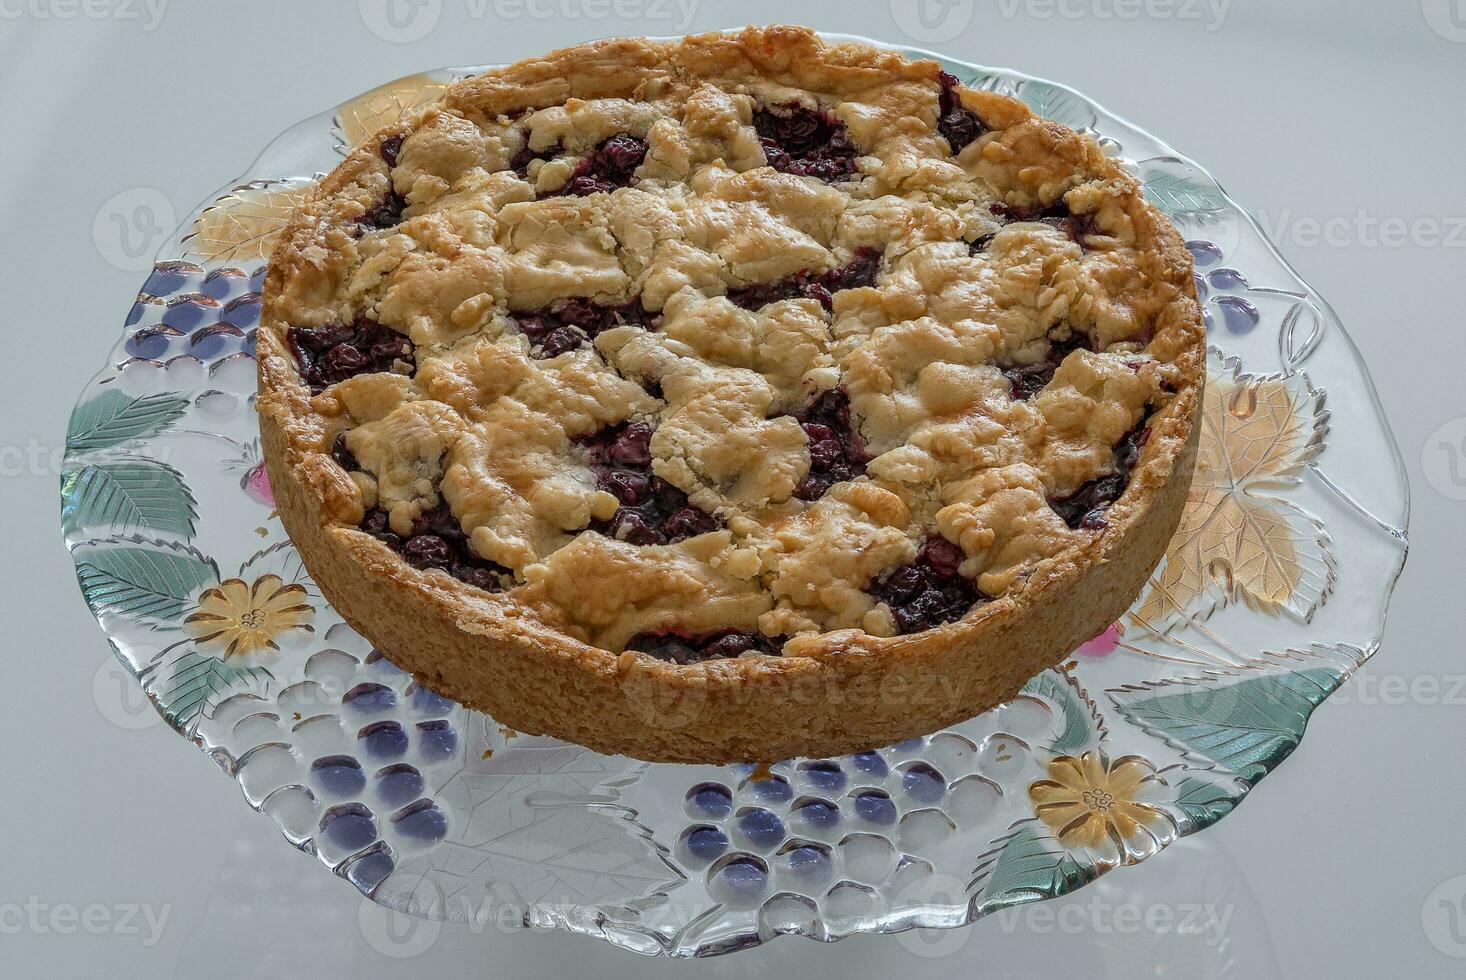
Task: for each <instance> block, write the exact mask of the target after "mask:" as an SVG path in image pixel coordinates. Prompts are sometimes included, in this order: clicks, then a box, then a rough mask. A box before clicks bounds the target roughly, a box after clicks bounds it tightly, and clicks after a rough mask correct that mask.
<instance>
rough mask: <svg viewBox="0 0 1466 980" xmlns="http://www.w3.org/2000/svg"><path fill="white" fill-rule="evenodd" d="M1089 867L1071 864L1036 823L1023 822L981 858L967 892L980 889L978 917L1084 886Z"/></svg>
mask: <svg viewBox="0 0 1466 980" xmlns="http://www.w3.org/2000/svg"><path fill="white" fill-rule="evenodd" d="M1095 877H1096V874H1095V872H1094V869H1093V868H1090V867H1087V866H1085V865H1082V864H1080V863H1079V862H1078V861H1075V860H1074V858H1073V857H1071V856H1070V855H1069V852H1068V851H1066V850H1065V849H1064V846H1063V845H1062V844H1060V843H1059V842H1058V841H1057V840H1055V839H1054V838H1053V837H1052V836H1051V835H1050V834H1049V833H1048V832H1047V831H1046V830H1045V829H1044V828H1043V825H1042V824H1040V823H1039V822H1038V821H1036V820H1027V821H1025V822H1024V823H1023V824H1022V825H1020V826H1019V827H1018V829H1017V830H1015V831H1014V832H1013V833H1011V834H1009V835H1008V836H1007V837H1004V838H1002V839H1001V840H999V841H997V842H996V843H995V844H994V845H993V847H992V848H990V849H989V850H988V851H987V852H986V853H985V854H983V856H982V857H980V858H978V865H977V870H976V872H975V876H974V878H973V882H972V885H971V886H969V890H972V889H975V888H977V887H981V888H982V889H983V891H982V903H981V907H980V909H979V910H978V911H979V914H981V915H987V914H988V913H990V912H996V911H998V910H1000V909H1005V908H1011V907H1012V906H1014V905H1022V904H1024V903H1025V902H1035V901H1038V900H1039V899H1043V898H1053V897H1055V896H1057V895H1064V894H1066V893H1068V892H1071V891H1073V890H1074V889H1076V888H1079V887H1080V886H1082V885H1085V884H1088V883H1089V882H1090V881H1092V880H1094V878H1095Z"/></svg>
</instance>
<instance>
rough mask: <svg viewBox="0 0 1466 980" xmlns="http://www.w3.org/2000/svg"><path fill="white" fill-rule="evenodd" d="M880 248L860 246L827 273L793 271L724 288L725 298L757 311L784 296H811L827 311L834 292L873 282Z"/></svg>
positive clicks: (878, 263)
mask: <svg viewBox="0 0 1466 980" xmlns="http://www.w3.org/2000/svg"><path fill="white" fill-rule="evenodd" d="M881 254H882V253H881V250H880V249H878V248H871V247H869V246H862V247H860V248H858V249H856V250H855V252H854V253H853V255H852V256H851V259H850V261H849V262H846V263H845V264H844V265H841V266H836V267H835V268H833V269H830V270H829V271H828V272H808V271H805V272H796V273H795V274H794V275H792V276H787V277H785V278H783V279H779V280H776V281H774V282H760V283H754V284H753V285H751V286H738V287H735V288H733V289H730V290H728V301H729V302H731V303H732V304H733V305H734V306H741V307H742V308H743V309H745V310H757V309H759V308H761V307H763V306H766V305H768V304H769V303H777V302H778V301H779V300H784V299H799V298H805V299H813V300H818V301H819V304H820V305H821V306H823V307H824V308H825V309H826V310H827V311H828V310H832V309H834V307H835V298H834V294H835V293H837V292H839V291H840V290H842V289H855V288H856V287H858V286H871V285H874V284H875V281H876V273H877V272H879V271H880V268H881Z"/></svg>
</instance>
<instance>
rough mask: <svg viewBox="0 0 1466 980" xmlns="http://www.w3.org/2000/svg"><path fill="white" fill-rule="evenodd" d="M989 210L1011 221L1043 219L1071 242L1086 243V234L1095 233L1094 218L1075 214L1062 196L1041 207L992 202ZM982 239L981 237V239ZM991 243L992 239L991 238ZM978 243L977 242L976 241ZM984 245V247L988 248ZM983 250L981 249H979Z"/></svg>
mask: <svg viewBox="0 0 1466 980" xmlns="http://www.w3.org/2000/svg"><path fill="white" fill-rule="evenodd" d="M988 210H989V211H991V212H992V213H993V216H994V217H997V218H1001V219H1003V220H1004V221H1005V222H1011V221H1041V222H1043V223H1044V224H1046V225H1048V226H1050V227H1052V228H1057V229H1059V230H1060V231H1062V232H1063V233H1064V234H1065V235H1066V236H1067V237H1068V238H1069V240H1070V241H1071V242H1078V243H1079V244H1081V245H1082V244H1084V241H1083V239H1084V236H1085V235H1091V234H1093V233H1094V230H1095V228H1094V219H1093V218H1092V217H1090V216H1089V215H1087V214H1074V213H1072V212H1071V211H1070V210H1069V205H1068V204H1065V203H1064V199H1063V198H1060V199H1059V200H1057V201H1055V202H1054V203H1052V204H1050V205H1048V206H1046V207H1039V206H1037V205H1035V206H1032V207H1026V208H1015V207H1011V206H1010V205H1007V204H1004V203H1002V202H1001V201H999V202H997V203H994V204H990V205H989V206H988ZM980 240H981V239H979V241H980ZM989 243H991V239H989ZM974 244H976V243H974ZM986 247H987V245H984V246H983V248H986ZM977 251H981V249H977Z"/></svg>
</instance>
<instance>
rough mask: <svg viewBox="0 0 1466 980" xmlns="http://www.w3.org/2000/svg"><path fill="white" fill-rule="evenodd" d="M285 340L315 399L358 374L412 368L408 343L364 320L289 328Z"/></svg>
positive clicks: (374, 321) (360, 317)
mask: <svg viewBox="0 0 1466 980" xmlns="http://www.w3.org/2000/svg"><path fill="white" fill-rule="evenodd" d="M285 339H286V342H287V343H288V344H289V345H290V350H291V353H293V354H294V355H295V360H296V362H297V363H298V364H299V365H300V377H301V380H303V381H304V382H305V383H306V384H307V385H309V386H310V389H311V393H312V394H316V395H319V394H320V393H321V392H322V391H324V390H325V389H326V386H327V385H333V384H335V383H336V382H338V381H345V380H346V379H347V378H352V377H355V376H356V375H358V374H373V373H377V372H381V371H390V370H392V366H393V365H394V364H395V363H396V362H397V361H403V362H405V363H407V364H408V365H412V364H413V360H412V341H410V340H408V339H407V338H406V337H404V336H402V335H401V334H400V333H397V332H396V331H394V330H392V329H390V328H389V327H384V326H382V325H381V324H380V323H378V322H377V321H376V320H371V319H368V318H367V317H364V316H359V317H357V318H356V320H355V321H353V322H352V323H351V324H350V325H349V326H347V325H345V324H332V325H330V326H325V327H291V328H290V329H289V330H288V331H287V332H286V335H285Z"/></svg>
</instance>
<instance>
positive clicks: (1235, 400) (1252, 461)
mask: <svg viewBox="0 0 1466 980" xmlns="http://www.w3.org/2000/svg"><path fill="white" fill-rule="evenodd" d="M1201 425H1202V428H1201V437H1200V446H1199V448H1198V452H1197V463H1196V473H1195V476H1194V477H1193V479H1192V484H1191V491H1190V493H1189V494H1188V496H1187V500H1186V510H1185V513H1184V514H1183V515H1182V517H1181V524H1180V527H1178V528H1177V530H1176V534H1175V536H1174V537H1173V538H1172V539H1171V543H1170V546H1169V548H1168V549H1167V552H1166V561H1165V564H1164V565H1162V566H1161V568H1160V570H1159V571H1157V572H1156V574H1155V575H1154V576H1152V578H1151V581H1150V586H1149V589H1148V591H1147V593H1146V594H1145V598H1144V599H1143V601H1142V602H1141V603H1140V604H1139V605H1138V606H1136V607H1135V609H1134V610H1133V611H1132V612H1131V614H1130V615H1131V616H1132V617H1133V618H1134V619H1136V620H1137V621H1139V622H1140V623H1142V624H1144V625H1146V626H1150V627H1152V628H1169V627H1171V626H1173V625H1175V624H1176V622H1177V621H1178V620H1183V619H1190V620H1192V621H1196V622H1199V621H1200V620H1202V619H1205V618H1206V616H1208V615H1210V614H1211V613H1212V612H1213V611H1214V610H1215V609H1216V608H1217V607H1218V606H1219V605H1223V604H1226V603H1227V602H1230V601H1232V600H1234V599H1241V600H1242V601H1244V602H1246V603H1248V604H1249V605H1251V606H1253V607H1255V608H1258V609H1261V610H1262V611H1264V612H1268V613H1277V612H1287V613H1290V614H1292V615H1293V616H1296V617H1297V618H1299V619H1302V620H1305V621H1306V620H1307V619H1308V618H1309V617H1310V616H1311V615H1312V614H1313V611H1314V610H1315V609H1316V608H1317V607H1318V606H1319V604H1320V603H1321V602H1322V601H1323V599H1324V597H1325V596H1327V594H1328V592H1329V589H1330V588H1331V587H1332V584H1333V578H1334V556H1333V552H1332V547H1331V542H1330V539H1329V535H1328V532H1327V531H1325V530H1324V527H1323V523H1322V522H1321V521H1319V520H1318V518H1316V517H1314V516H1313V515H1312V514H1310V513H1308V512H1307V511H1305V510H1303V509H1302V508H1301V507H1299V506H1298V505H1297V504H1295V503H1293V502H1291V501H1289V500H1285V499H1283V498H1282V497H1280V496H1278V495H1277V493H1276V492H1277V491H1282V490H1286V489H1287V488H1289V487H1293V486H1296V485H1297V484H1298V483H1299V482H1300V480H1301V478H1302V476H1303V473H1304V470H1305V468H1306V467H1307V466H1308V464H1309V463H1310V462H1311V461H1312V460H1313V459H1314V458H1315V457H1316V456H1317V455H1318V454H1319V452H1321V451H1322V449H1323V445H1324V436H1325V434H1326V433H1327V431H1328V413H1327V412H1326V411H1324V408H1323V394H1322V392H1319V391H1315V390H1314V389H1313V388H1312V387H1311V386H1310V385H1309V384H1308V380H1307V378H1306V377H1304V376H1303V375H1299V374H1294V375H1248V374H1243V373H1241V371H1240V365H1239V364H1238V363H1237V362H1236V361H1235V360H1233V361H1228V362H1226V363H1221V362H1220V359H1219V358H1217V357H1215V356H1214V357H1213V363H1212V369H1211V371H1210V372H1209V376H1208V378H1207V383H1206V394H1205V397H1204V404H1203V407H1202V419H1201Z"/></svg>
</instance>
